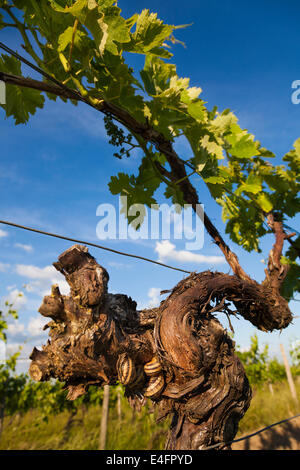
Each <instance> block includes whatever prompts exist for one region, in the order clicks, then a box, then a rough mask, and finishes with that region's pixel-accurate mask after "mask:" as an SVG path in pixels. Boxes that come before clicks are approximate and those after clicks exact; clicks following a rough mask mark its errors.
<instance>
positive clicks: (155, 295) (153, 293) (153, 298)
mask: <svg viewBox="0 0 300 470" xmlns="http://www.w3.org/2000/svg"><path fill="white" fill-rule="evenodd" d="M160 291H161V289H160V288H159V287H151V288H150V289H149V291H148V297H150V301H149V304H148V308H151V307H157V306H158V305H159V304H160V301H161V298H160Z"/></svg>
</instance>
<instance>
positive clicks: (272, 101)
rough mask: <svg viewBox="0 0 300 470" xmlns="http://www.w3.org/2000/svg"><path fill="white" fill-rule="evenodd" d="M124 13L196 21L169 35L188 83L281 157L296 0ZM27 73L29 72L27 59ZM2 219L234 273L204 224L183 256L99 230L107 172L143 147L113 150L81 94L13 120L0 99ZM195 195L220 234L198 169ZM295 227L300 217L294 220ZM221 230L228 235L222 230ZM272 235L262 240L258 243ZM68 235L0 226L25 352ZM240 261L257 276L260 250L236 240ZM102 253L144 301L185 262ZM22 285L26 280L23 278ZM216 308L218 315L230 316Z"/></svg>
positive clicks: (113, 273)
mask: <svg viewBox="0 0 300 470" xmlns="http://www.w3.org/2000/svg"><path fill="white" fill-rule="evenodd" d="M119 6H120V7H121V8H122V10H123V14H124V16H129V15H131V14H133V13H135V12H136V11H141V10H142V9H143V8H149V9H150V10H152V11H154V12H157V13H158V16H159V17H160V18H162V19H164V20H165V21H166V22H169V23H171V24H187V23H193V24H192V26H190V27H188V28H186V29H182V30H178V31H177V32H176V36H177V37H178V39H180V40H182V41H184V42H185V44H186V48H183V47H182V46H181V45H175V46H174V49H173V52H174V57H173V58H172V59H171V60H172V62H174V63H176V64H177V70H178V74H179V76H184V77H190V79H191V86H200V87H201V88H202V89H203V95H202V96H203V99H204V100H205V101H206V102H207V106H208V107H209V108H212V107H213V106H214V105H217V106H218V108H219V110H223V109H225V108H230V109H231V110H232V111H234V112H235V114H236V115H237V117H238V118H239V122H240V125H241V126H242V127H243V128H247V129H249V131H250V132H252V133H253V134H254V135H255V137H256V138H257V139H258V140H260V141H261V143H262V144H263V146H265V147H267V148H269V149H270V150H272V151H273V152H274V153H275V154H276V155H277V159H276V161H277V162H279V161H280V159H281V157H282V155H283V154H284V153H286V152H287V151H289V150H290V148H291V147H292V145H293V142H294V141H295V140H296V139H297V138H298V137H300V129H299V118H300V105H295V104H292V101H291V95H292V91H293V90H292V88H291V84H292V82H293V81H294V80H297V79H300V65H299V46H298V44H299V27H298V18H299V13H300V5H299V3H298V2H296V1H285V2H283V1H276V0H272V1H266V0H264V1H262V0H260V1H256V0H255V1H251V2H250V1H243V2H240V1H239V2H238V1H226V2H220V1H216V0H211V1H210V2H203V1H197V2H196V1H186V2H184V3H183V2H179V1H178V0H174V1H173V2H172V7H170V3H168V2H165V3H163V2H158V1H153V0H151V1H149V0H148V1H146V0H142V1H139V2H137V1H130V2H125V1H119ZM0 40H1V41H2V42H5V43H6V44H7V45H8V46H9V47H11V48H13V49H17V50H18V51H19V52H20V53H24V51H23V50H22V49H21V48H20V47H19V45H20V40H19V37H18V36H17V35H16V32H14V31H13V30H10V31H6V30H4V31H0ZM130 60H131V62H132V64H133V65H134V67H139V68H140V67H142V64H143V58H142V57H140V56H133V57H131V58H130ZM24 71H26V74H31V76H36V75H35V74H33V73H32V72H31V71H30V70H27V69H26V70H25V69H24ZM0 138H1V149H0V155H1V157H0V194H1V198H0V219H6V220H11V221H13V222H16V223H20V224H24V225H29V226H32V227H35V228H38V229H42V230H43V229H44V230H47V231H53V232H56V233H60V234H62V235H66V236H70V237H74V238H79V239H85V240H87V241H91V242H94V243H97V242H98V243H100V244H103V245H106V246H108V247H112V248H114V249H117V250H121V251H127V252H130V253H135V254H138V255H141V256H146V257H149V258H153V259H156V260H157V259H159V256H158V255H159V253H158V251H157V250H159V249H160V250H161V251H160V253H161V254H162V253H163V251H162V250H163V248H164V253H165V254H168V256H169V257H168V258H167V257H165V258H164V260H165V262H166V263H167V264H173V265H175V266H178V267H182V268H183V269H187V270H189V271H193V270H197V271H203V270H206V269H212V270H219V271H224V272H230V269H229V267H228V266H227V265H226V264H225V263H223V262H221V261H222V260H219V261H220V262H219V263H215V262H212V261H211V259H210V258H207V262H205V263H203V262H198V261H199V259H200V258H199V256H198V255H199V254H200V255H203V256H207V257H211V256H214V257H215V256H220V255H221V253H219V252H218V251H217V248H216V247H215V246H214V245H213V244H212V242H211V240H210V239H209V237H208V235H205V239H204V247H203V248H202V250H201V251H199V252H197V253H196V252H195V260H196V262H195V261H194V262H188V261H185V260H186V259H187V258H186V257H185V255H184V254H183V255H182V253H180V252H182V250H184V245H183V243H182V242H179V241H178V240H175V241H174V240H171V242H172V244H174V245H175V248H173V249H171V248H170V245H167V246H166V245H161V244H160V245H158V244H157V243H161V240H160V241H156V240H139V241H133V240H126V241H124V240H122V241H120V240H105V241H100V240H98V239H97V237H96V226H97V223H98V222H99V217H97V216H96V209H97V207H98V205H99V204H102V203H111V204H114V205H115V206H116V207H117V204H118V200H117V198H116V197H113V196H112V195H110V193H109V190H108V186H107V185H108V182H109V180H110V177H111V175H115V174H117V173H118V172H120V171H125V172H126V171H128V172H135V171H136V168H137V165H138V163H139V161H140V155H139V154H138V153H135V154H133V156H132V157H131V158H130V159H128V160H124V161H120V160H118V159H116V158H114V157H113V155H112V154H113V152H114V151H115V150H114V148H112V147H110V146H109V145H108V144H107V139H106V136H105V130H104V125H103V118H102V116H101V115H100V114H99V113H97V112H96V111H94V110H92V109H90V108H89V107H87V106H84V105H83V104H81V105H79V106H78V107H74V106H72V105H71V104H67V105H66V104H64V103H62V102H61V101H57V102H56V103H54V102H52V101H51V102H47V104H46V106H45V108H44V109H43V110H39V111H37V113H36V115H35V116H34V117H33V118H32V119H31V120H30V122H29V123H28V124H27V125H26V126H24V125H21V126H15V125H14V122H13V120H12V119H5V115H4V111H3V110H2V109H0ZM177 150H178V152H179V153H180V154H181V155H182V156H184V157H186V156H187V153H188V147H187V146H186V144H185V142H184V141H181V142H179V144H178V146H177ZM195 184H197V185H198V186H197V188H198V189H199V192H201V201H202V202H203V203H204V205H205V209H206V211H207V213H208V214H209V215H210V217H211V219H212V220H213V222H214V223H215V224H216V226H217V227H218V229H219V230H220V231H221V233H222V234H224V228H223V226H222V222H221V220H220V208H219V207H218V206H217V205H216V204H215V203H214V202H213V201H211V200H210V199H209V196H208V193H207V191H206V190H205V188H204V186H203V185H201V183H200V182H199V180H195ZM291 224H292V226H293V227H294V228H296V229H298V230H299V225H300V224H299V218H298V219H295V220H294V221H292V222H291ZM225 239H226V240H227V241H228V242H229V243H231V242H230V241H229V240H228V238H227V236H226V235H225ZM271 243H273V240H272V238H266V239H265V240H263V241H262V247H263V248H265V250H267V249H268V247H270V244H271ZM70 245H71V243H69V242H66V241H62V240H56V239H50V238H47V237H43V236H40V235H36V234H31V233H28V232H24V231H21V230H18V229H15V228H10V227H5V226H0V296H1V299H2V303H3V301H4V299H9V300H14V299H15V298H16V295H17V293H18V292H19V291H22V292H23V297H18V298H17V304H16V305H17V306H18V307H19V317H20V318H19V321H18V322H13V323H11V325H10V332H9V344H11V346H12V347H15V346H16V345H17V344H21V343H23V342H24V341H25V340H26V341H27V344H26V346H25V347H24V352H23V354H22V355H27V354H28V352H30V351H31V349H32V347H33V345H36V346H39V345H40V344H42V343H43V342H45V341H46V338H47V334H46V333H44V332H42V330H41V326H42V324H43V323H45V321H44V319H43V318H42V317H41V316H40V315H39V314H38V313H37V309H38V307H39V305H40V304H41V300H42V296H43V295H45V293H46V291H47V290H48V289H49V287H50V285H51V283H54V282H60V283H61V286H62V289H64V288H66V285H65V283H64V282H63V280H62V278H61V277H60V276H59V275H58V274H57V273H56V272H55V270H54V268H51V264H52V262H54V261H56V259H57V256H58V255H59V254H60V253H61V252H62V251H64V250H65V249H66V248H68V247H69V246H70ZM232 247H233V249H234V251H235V252H236V253H237V254H238V256H239V259H240V262H241V264H242V266H243V267H244V269H245V270H246V271H247V272H248V273H249V274H250V275H251V276H253V277H254V278H255V279H257V280H258V281H260V280H262V279H263V277H264V271H263V270H264V264H263V263H262V262H261V260H262V259H263V258H265V257H266V255H267V251H264V252H263V253H262V254H257V253H251V254H248V253H245V252H244V251H243V250H242V249H240V248H239V247H237V246H232ZM90 252H91V253H92V254H93V256H95V257H96V258H97V260H98V262H99V263H100V264H102V265H103V266H105V267H106V268H107V270H108V271H109V273H110V283H109V288H110V291H111V292H121V293H125V294H127V295H130V296H131V297H132V298H134V299H135V300H136V301H137V302H138V304H139V306H140V307H144V306H147V305H150V304H151V303H153V304H154V303H155V302H157V301H158V299H159V291H160V290H162V289H168V288H170V287H172V286H173V285H174V284H176V283H177V282H178V281H179V280H181V279H182V278H183V276H184V275H183V274H182V273H178V272H175V271H171V270H168V269H166V268H161V267H159V266H155V265H153V264H149V263H146V262H140V261H137V260H133V259H130V258H125V257H122V256H118V255H115V254H112V253H107V252H105V251H101V250H97V249H93V248H91V249H90ZM24 286H26V287H24ZM291 309H292V311H293V312H294V313H295V315H297V314H298V315H299V310H300V304H299V303H298V302H291ZM218 318H219V319H220V320H221V321H222V323H223V324H224V325H225V326H228V324H227V323H226V319H224V318H222V315H221V314H220V315H219V316H218ZM233 326H234V329H235V340H236V342H237V344H239V345H240V346H241V347H242V348H247V347H248V346H249V343H250V336H251V335H253V334H254V333H255V332H257V330H256V329H255V328H254V327H252V325H251V324H249V323H247V322H246V321H245V320H243V319H240V320H238V321H237V320H235V321H233ZM299 327H300V321H299V319H297V318H295V320H294V322H293V325H291V326H290V327H288V329H287V330H285V331H283V332H282V333H281V334H279V333H278V332H275V333H272V334H270V333H261V332H258V336H259V339H260V342H261V344H262V345H263V344H264V343H268V344H269V345H270V352H271V354H279V343H280V342H282V343H283V344H284V345H285V346H286V348H288V347H289V344H290V341H292V340H295V339H297V338H298V339H299V337H300V329H299Z"/></svg>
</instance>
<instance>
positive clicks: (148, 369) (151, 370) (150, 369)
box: [144, 356, 162, 377]
mask: <svg viewBox="0 0 300 470" xmlns="http://www.w3.org/2000/svg"><path fill="white" fill-rule="evenodd" d="M161 370H162V368H161V364H160V362H159V360H158V359H157V357H156V356H154V357H153V358H152V359H151V361H150V362H147V364H145V365H144V371H145V374H147V375H149V376H150V377H152V376H155V375H159V374H160V373H161Z"/></svg>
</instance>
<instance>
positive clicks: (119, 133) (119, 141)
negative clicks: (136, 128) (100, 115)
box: [104, 115, 135, 159]
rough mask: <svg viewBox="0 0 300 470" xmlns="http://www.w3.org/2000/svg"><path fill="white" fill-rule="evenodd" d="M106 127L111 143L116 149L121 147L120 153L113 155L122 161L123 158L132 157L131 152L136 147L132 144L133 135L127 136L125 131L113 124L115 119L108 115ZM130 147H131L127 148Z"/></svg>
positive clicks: (105, 120) (105, 122)
mask: <svg viewBox="0 0 300 470" xmlns="http://www.w3.org/2000/svg"><path fill="white" fill-rule="evenodd" d="M104 125H105V129H106V132H107V135H108V137H109V141H108V142H109V143H110V144H111V145H114V146H115V147H120V151H119V152H115V153H114V154H113V155H114V157H116V158H119V159H122V158H123V157H127V158H129V157H130V151H131V150H132V149H133V148H134V147H135V145H134V144H132V138H133V136H132V134H130V133H129V134H127V135H125V133H124V131H123V129H121V128H119V127H118V126H116V124H115V123H114V122H113V118H112V117H111V116H110V115H106V116H105V118H104ZM125 145H128V146H129V147H127V148H126V147H125Z"/></svg>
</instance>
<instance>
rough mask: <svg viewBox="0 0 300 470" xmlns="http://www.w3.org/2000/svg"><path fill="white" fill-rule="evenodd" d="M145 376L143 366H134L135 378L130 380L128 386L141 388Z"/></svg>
mask: <svg viewBox="0 0 300 470" xmlns="http://www.w3.org/2000/svg"><path fill="white" fill-rule="evenodd" d="M145 379H146V376H145V374H144V368H143V366H137V367H136V368H135V378H134V380H133V381H132V382H130V383H129V388H130V389H131V390H132V389H142V388H143V385H144V383H145Z"/></svg>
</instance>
